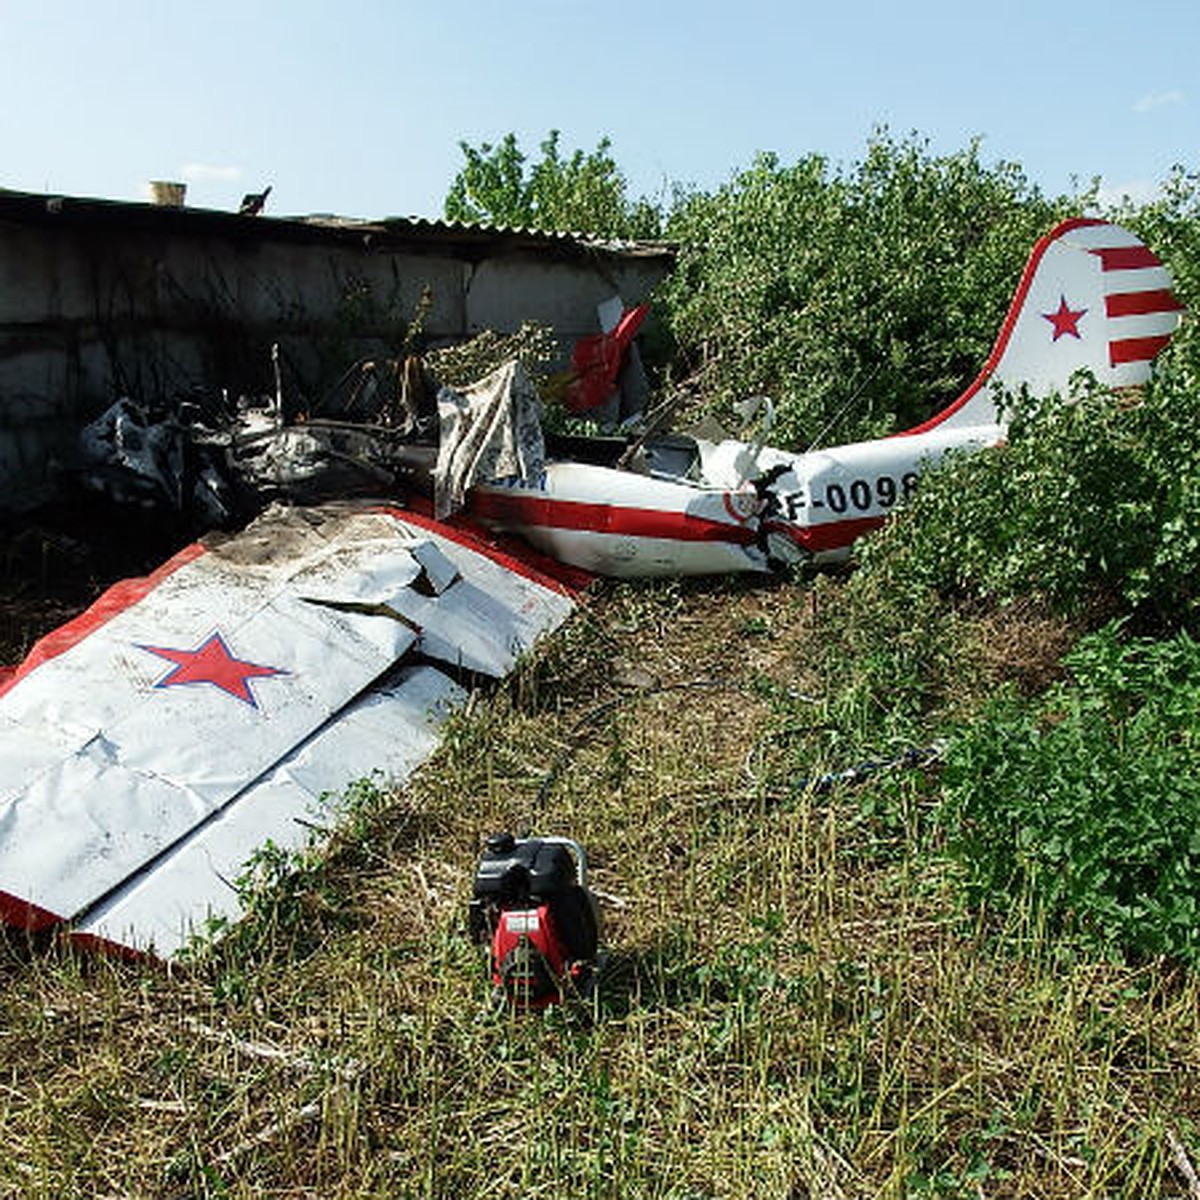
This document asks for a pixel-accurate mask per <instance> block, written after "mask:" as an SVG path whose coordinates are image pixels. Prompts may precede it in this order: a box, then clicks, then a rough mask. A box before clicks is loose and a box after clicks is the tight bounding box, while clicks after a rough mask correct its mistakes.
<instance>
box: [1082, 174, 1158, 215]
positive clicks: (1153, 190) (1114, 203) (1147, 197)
mask: <svg viewBox="0 0 1200 1200" xmlns="http://www.w3.org/2000/svg"><path fill="white" fill-rule="evenodd" d="M1161 199H1162V185H1161V184H1159V183H1154V182H1152V181H1151V180H1149V179H1131V180H1130V181H1129V182H1128V183H1106V182H1103V181H1102V182H1101V184H1100V193H1099V195H1098V196H1097V203H1098V206H1099V208H1100V209H1101V211H1103V210H1105V209H1110V208H1119V207H1121V206H1122V204H1123V203H1125V202H1132V203H1133V204H1136V205H1138V206H1139V207H1140V206H1141V205H1143V204H1151V203H1153V202H1154V201H1155V200H1161Z"/></svg>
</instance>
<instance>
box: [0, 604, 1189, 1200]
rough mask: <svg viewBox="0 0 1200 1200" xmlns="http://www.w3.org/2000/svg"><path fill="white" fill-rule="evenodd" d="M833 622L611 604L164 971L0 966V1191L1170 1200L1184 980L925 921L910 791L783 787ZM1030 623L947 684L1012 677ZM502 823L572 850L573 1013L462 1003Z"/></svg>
mask: <svg viewBox="0 0 1200 1200" xmlns="http://www.w3.org/2000/svg"><path fill="white" fill-rule="evenodd" d="M837 601H838V585H837V584H836V582H835V583H832V584H827V585H826V586H823V587H822V588H821V589H819V590H818V591H814V590H812V589H810V588H807V587H805V586H801V585H791V584H785V585H778V586H773V587H749V586H745V585H742V584H738V583H726V584H721V583H717V584H708V585H704V586H694V587H691V586H682V585H672V586H663V587H652V588H647V587H620V588H613V589H611V590H609V591H607V592H605V593H603V594H601V595H599V596H597V597H596V598H595V599H594V600H593V602H592V603H591V605H590V606H589V608H588V609H587V610H586V611H584V612H582V613H580V614H579V615H578V617H577V618H576V619H575V620H574V621H573V622H572V624H571V625H570V626H569V627H568V628H567V629H566V630H564V631H563V632H562V634H561V635H560V636H558V637H557V638H556V639H554V641H553V642H552V644H551V645H550V646H549V647H547V648H546V649H545V650H544V652H543V653H541V654H540V655H539V656H538V657H537V658H536V659H535V660H534V661H533V662H531V663H529V664H528V665H527V666H526V668H525V669H524V670H523V671H522V672H521V673H520V674H519V675H518V676H517V677H516V678H514V679H512V680H510V681H509V683H508V684H507V685H506V686H505V687H504V688H503V689H502V690H501V692H500V693H499V694H498V695H494V696H492V697H489V698H487V699H486V700H481V701H480V702H479V703H478V704H476V705H475V706H474V707H473V708H472V709H471V710H470V711H468V712H467V713H466V714H465V715H464V716H463V717H462V718H461V719H457V720H456V721H455V722H454V723H453V725H452V726H451V728H450V730H449V733H448V736H447V738H446V741H445V745H444V748H443V750H442V752H441V753H440V754H439V756H438V757H437V758H436V760H435V761H433V762H431V763H430V764H429V766H428V769H426V770H424V771H423V772H422V773H421V774H420V775H419V777H418V778H417V779H416V780H415V781H414V782H413V784H412V785H411V786H410V787H409V788H408V789H407V790H406V791H404V792H403V793H402V794H399V795H387V794H385V793H381V792H379V791H378V790H377V789H374V788H371V787H363V788H361V789H359V795H358V797H357V810H356V816H355V817H354V818H353V819H352V820H351V821H350V823H349V825H348V826H347V828H346V829H345V830H344V831H343V832H342V833H341V834H340V835H339V836H338V837H337V838H336V840H335V841H334V843H333V845H332V847H331V849H330V852H329V853H328V854H327V855H326V856H324V857H322V858H316V857H312V858H310V859H309V860H307V861H306V862H305V863H303V864H301V869H300V870H299V871H298V872H297V873H296V874H295V875H293V876H291V877H290V880H289V881H287V882H283V883H280V884H279V885H278V886H276V887H275V888H274V889H273V890H271V891H269V892H266V893H263V894H261V895H260V897H259V900H258V902H257V904H256V908H255V913H254V916H253V917H252V919H251V920H249V921H248V922H246V923H245V924H244V925H243V926H242V927H240V928H239V929H238V930H236V931H235V932H234V933H233V934H232V936H230V937H229V938H227V939H226V940H225V941H224V942H223V943H222V944H221V945H219V946H218V947H217V948H216V949H214V950H213V951H211V952H210V953H208V954H203V955H201V956H200V957H199V958H198V959H197V961H196V962H195V963H194V964H193V965H191V966H189V967H187V968H185V969H172V970H171V971H166V970H158V969H152V968H147V967H145V966H138V965H135V964H128V963H120V962H113V961H107V960H103V959H96V958H92V957H84V956H77V955H75V954H73V953H71V952H68V951H65V950H63V949H62V948H59V947H55V946H52V945H51V946H29V945H27V944H26V943H25V942H24V941H22V940H12V939H10V940H8V941H0V1142H2V1146H3V1154H2V1155H0V1194H3V1195H13V1196H30V1197H34V1196H38V1197H40V1196H45V1197H66V1196H88V1197H95V1196H156V1197H157V1196H181V1197H182V1196H238V1197H242V1196H245V1197H248V1196H256V1197H257V1196H280V1197H282V1196H288V1197H293V1196H294V1197H300V1196H320V1197H343V1196H345V1197H350V1196H354V1197H362V1196H381V1197H382V1196H388V1197H406V1196H414V1197H415V1196H422V1197H442V1196H444V1197H464V1196H470V1197H485V1196H487V1197H509V1196H512V1197H517V1196H520V1197H536V1196H556V1197H558V1196H573V1197H583V1196H611V1197H664V1198H665V1197H675V1198H678V1200H683V1198H684V1197H697V1198H699V1197H748V1196H754V1197H759V1196H761V1197H782V1198H791V1200H801V1198H803V1197H867V1196H896V1197H899V1196H964V1197H981V1196H983V1197H1001V1196H1013V1197H1017V1196H1020V1197H1043V1196H1045V1197H1051V1196H1053V1197H1085V1196H1087V1197H1101V1196H1128V1197H1166V1196H1189V1195H1190V1196H1193V1197H1195V1196H1200V1183H1197V1182H1196V1181H1195V1177H1194V1175H1193V1176H1192V1177H1191V1178H1190V1179H1189V1174H1188V1172H1189V1171H1190V1169H1191V1164H1192V1163H1193V1162H1197V1161H1200V1128H1198V1126H1197V1122H1198V1121H1200V987H1198V986H1197V983H1196V981H1195V980H1194V979H1193V978H1192V977H1190V976H1187V975H1184V974H1181V973H1177V972H1174V971H1172V970H1171V969H1170V968H1169V967H1168V966H1166V965H1164V964H1160V963H1149V964H1143V965H1140V966H1129V965H1121V964H1112V963H1101V962H1095V961H1088V960H1087V959H1085V958H1083V957H1081V956H1080V955H1078V954H1077V953H1074V952H1073V951H1072V949H1071V948H1070V947H1069V946H1064V945H1063V944H1061V943H1059V942H1056V941H1054V940H1052V939H1051V938H1049V937H1048V936H1046V935H1045V933H1044V932H1043V931H1042V930H1040V929H1038V928H1037V927H1036V925H1035V924H1034V923H1032V922H1031V921H1030V920H1029V919H1028V918H1027V916H1026V914H1024V913H1023V912H1021V911H1014V912H1011V913H1008V914H992V915H991V917H990V918H988V919H987V920H986V921H984V920H983V919H981V918H976V917H973V916H971V915H970V914H967V913H964V912H963V911H962V910H961V909H960V908H959V906H958V903H957V899H956V896H957V893H956V891H955V888H954V881H953V879H952V878H951V877H950V873H949V868H948V867H946V866H945V865H943V864H942V863H941V861H940V860H939V858H938V855H937V829H936V826H935V825H934V824H933V823H932V821H931V809H932V803H933V799H934V796H935V794H936V775H935V774H934V773H931V772H928V771H923V770H917V771H908V772H889V773H883V774H881V775H879V776H876V777H873V778H872V780H871V781H870V782H868V783H865V784H863V785H860V786H858V787H856V788H849V787H844V788H839V789H834V790H832V791H828V792H825V793H821V792H818V791H817V790H815V789H813V788H812V787H808V786H804V785H803V784H800V783H798V782H797V781H798V780H799V779H800V778H801V777H802V776H809V775H811V774H813V773H815V772H819V771H821V770H825V769H829V768H836V767H843V766H847V765H850V763H848V762H845V761H839V760H838V757H837V749H838V746H839V740H838V737H837V736H836V735H837V732H838V731H837V730H836V729H834V730H831V729H830V728H829V724H830V720H831V715H830V709H829V706H828V705H827V704H826V703H825V697H826V696H827V694H828V693H829V691H830V689H831V686H832V685H831V680H830V679H829V678H828V675H827V673H828V672H829V671H830V670H831V669H836V667H835V668H830V667H829V666H828V665H826V666H824V667H822V666H821V665H820V664H822V663H827V662H828V656H823V655H821V654H819V653H817V652H816V650H815V648H816V647H818V646H819V644H820V639H821V638H822V636H823V632H824V630H825V629H826V628H827V623H828V621H829V619H830V613H829V606H830V605H836V604H837ZM1029 630H1030V633H1031V637H1034V636H1035V635H1036V644H1037V645H1038V646H1041V647H1043V649H1042V651H1041V653H1040V655H1039V654H1038V653H1031V652H1029V651H1028V649H1026V651H1025V652H1023V653H1022V654H1020V655H1016V654H1014V653H1012V651H1011V648H1010V649H1008V650H1006V649H1005V646H1006V645H1007V644H1008V643H1009V642H1011V643H1013V644H1014V645H1015V644H1018V643H1020V644H1023V645H1026V646H1028V644H1029V643H1028V642H1022V639H1021V638H1020V636H1019V631H1015V630H1014V628H1013V626H1012V622H1011V621H1010V622H1006V623H1005V624H1004V625H1003V628H1000V627H998V626H997V624H996V623H995V621H994V619H992V621H991V623H990V624H989V623H988V621H987V620H983V621H981V622H980V623H979V625H978V628H977V634H978V638H977V644H978V650H979V652H978V657H977V661H976V662H975V668H976V674H975V676H974V677H973V678H975V683H974V684H973V687H974V688H975V689H977V690H986V689H987V687H988V686H990V685H991V683H994V681H995V679H997V678H998V677H1000V676H1003V675H1006V674H1008V675H1012V674H1018V675H1020V676H1021V677H1022V678H1026V677H1028V678H1031V679H1040V678H1042V677H1043V676H1044V675H1045V674H1046V673H1047V672H1048V671H1050V670H1051V668H1052V652H1053V649H1054V647H1055V646H1056V645H1057V642H1056V640H1055V637H1054V636H1053V630H1051V631H1049V632H1047V631H1046V630H1045V629H1044V628H1040V627H1036V626H1035V625H1034V624H1033V623H1032V621H1031V622H1030V623H1029ZM968 699H969V698H964V702H967V701H968ZM852 744H854V742H853V739H850V738H847V739H846V740H845V745H846V747H847V750H846V753H849V752H850V750H849V747H850V746H851V745H852ZM895 748H896V747H889V746H880V747H878V750H879V752H880V753H886V752H888V751H890V750H893V749H895ZM502 828H514V829H518V830H521V829H525V828H530V829H532V830H533V831H535V832H540V833H565V834H569V835H571V836H573V837H576V838H578V839H579V840H580V841H581V842H582V843H583V844H584V845H585V846H586V847H587V848H588V850H589V852H590V854H591V857H592V865H593V877H592V882H593V884H594V886H595V887H596V889H597V890H598V891H599V893H600V898H601V904H602V908H603V912H604V918H605V922H606V931H607V942H608V945H609V947H610V949H611V962H610V965H609V968H608V971H607V974H606V976H605V978H604V981H603V984H602V986H601V988H600V991H599V993H598V995H597V997H596V998H595V1000H594V1002H593V1003H592V1005H591V1007H590V1009H589V1010H588V1011H585V1012H572V1011H567V1010H564V1009H557V1010H554V1011H551V1012H549V1013H547V1014H545V1015H542V1016H528V1015H526V1016H514V1015H513V1014H511V1013H508V1012H506V1011H504V1010H503V1009H500V1008H497V1007H496V1006H495V1005H494V1004H493V1003H492V1002H491V999H490V997H489V991H488V987H487V984H486V982H485V979H484V974H483V969H482V963H481V960H480V956H479V953H478V952H477V950H476V948H475V947H473V946H472V945H471V944H470V942H469V941H468V939H467V937H466V930H465V924H466V922H465V915H466V904H467V899H468V895H469V890H470V882H471V877H472V872H473V868H474V864H475V861H476V856H477V853H478V848H479V845H480V841H481V838H482V836H483V835H484V834H485V833H487V832H491V831H494V830H497V829H502ZM266 865H267V866H269V865H270V864H266ZM267 873H268V874H270V873H271V872H270V871H268V872H267Z"/></svg>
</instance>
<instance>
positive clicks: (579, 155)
mask: <svg viewBox="0 0 1200 1200" xmlns="http://www.w3.org/2000/svg"><path fill="white" fill-rule="evenodd" d="M459 148H460V149H461V150H462V152H463V157H464V158H465V159H466V162H465V163H464V165H463V167H462V168H461V169H460V170H459V172H458V174H457V175H456V176H455V178H454V181H453V183H452V184H451V185H450V190H449V192H448V193H447V195H446V201H445V205H444V211H445V215H446V218H447V219H448V220H451V221H467V222H473V223H484V224H489V225H500V226H506V227H510V228H518V229H543V230H560V231H563V232H570V233H587V234H594V235H596V236H599V237H612V238H651V237H655V236H657V235H658V234H659V232H660V231H661V224H662V219H661V213H660V210H659V209H658V207H657V206H656V205H654V204H653V203H652V202H651V201H649V200H645V199H639V200H631V199H630V198H629V194H628V192H629V188H628V182H627V180H626V178H625V176H624V174H623V173H622V172H621V170H620V168H619V167H618V166H617V164H616V160H615V159H614V158H613V157H612V154H611V153H610V150H611V143H610V141H609V139H608V138H602V139H601V140H600V142H599V143H598V144H597V146H596V148H595V149H594V150H592V151H590V152H588V153H586V154H585V153H584V152H583V151H582V150H575V151H574V152H573V153H571V154H569V155H566V154H564V153H563V151H562V150H561V148H560V145H559V131H558V130H557V129H552V130H550V132H549V134H548V135H547V136H546V138H545V139H544V140H543V141H542V143H541V146H540V150H541V157H540V158H539V159H538V160H537V161H536V162H532V163H530V161H529V159H528V158H527V156H526V155H525V154H524V152H523V151H522V150H521V148H520V146H519V144H518V142H517V138H516V135H515V134H512V133H509V134H506V135H505V136H504V138H503V139H501V141H500V142H499V143H498V144H496V145H493V144H492V143H490V142H483V143H482V144H481V145H479V146H478V147H476V146H471V145H469V144H468V143H467V142H459Z"/></svg>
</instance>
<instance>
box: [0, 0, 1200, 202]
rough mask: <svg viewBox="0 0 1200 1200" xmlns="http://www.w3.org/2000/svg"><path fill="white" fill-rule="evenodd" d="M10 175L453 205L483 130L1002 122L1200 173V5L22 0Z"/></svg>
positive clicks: (128, 186)
mask: <svg viewBox="0 0 1200 1200" xmlns="http://www.w3.org/2000/svg"><path fill="white" fill-rule="evenodd" d="M0 30H2V31H3V46H4V51H5V54H4V69H3V72H0V150H2V155H0V186H4V187H10V188H17V189H22V190H28V191H36V192H41V191H49V192H61V193H65V194H68V195H85V196H100V197H106V198H112V199H123V200H142V199H145V198H146V194H147V193H146V184H147V182H148V181H149V180H151V179H181V180H185V181H186V182H187V184H188V202H189V203H190V204H194V205H197V206H200V207H206V208H234V207H236V206H237V203H238V201H239V200H240V198H241V196H242V194H243V193H244V192H246V191H251V190H257V189H259V188H260V187H262V186H263V185H265V184H267V183H270V184H272V185H273V187H274V191H273V193H272V197H271V201H272V203H271V206H270V209H269V211H271V212H273V213H275V214H285V213H287V214H291V213H315V212H325V213H339V214H342V215H346V216H358V217H382V216H389V215H401V216H403V215H412V214H415V215H421V216H430V217H436V216H439V215H440V213H441V203H442V200H443V198H444V196H445V192H446V189H447V187H448V185H449V183H450V181H451V179H452V178H453V176H454V173H455V171H456V170H457V169H458V167H459V166H460V164H461V161H462V156H461V153H460V151H459V149H458V142H459V140H460V139H465V140H467V141H469V142H472V143H476V144H477V143H479V142H482V141H496V140H498V139H499V138H500V137H502V136H503V135H504V134H505V133H507V132H509V131H513V132H515V133H516V134H517V135H518V136H519V138H520V140H521V143H522V145H523V146H524V147H525V148H526V149H527V150H529V151H535V150H536V147H537V144H538V142H539V141H540V140H541V139H542V138H543V137H544V136H545V133H546V131H547V130H548V129H551V128H557V129H560V130H561V131H562V141H563V144H564V146H565V147H566V148H567V149H573V148H575V147H582V148H583V149H585V150H590V149H591V148H593V147H594V146H595V145H596V143H597V141H598V140H599V139H600V138H601V137H602V136H605V135H607V136H608V137H610V138H611V139H612V143H613V153H614V155H615V157H616V159H617V162H618V163H619V164H620V165H621V167H622V169H623V170H624V171H625V173H626V175H627V176H628V177H629V179H630V182H631V185H632V188H633V190H634V192H635V193H640V194H649V195H657V194H660V193H661V192H662V191H663V190H664V189H665V188H666V187H667V186H668V184H669V183H671V182H680V183H684V184H694V185H697V186H699V187H701V188H705V189H708V188H712V187H715V186H717V185H719V184H720V183H722V182H723V181H725V180H726V179H728V178H729V176H730V175H731V174H732V173H733V172H734V171H735V170H737V169H739V168H741V167H744V166H747V165H748V164H749V163H750V162H751V160H752V159H753V157H754V155H755V153H756V152H757V151H759V150H772V151H775V152H777V153H778V154H779V155H780V156H781V158H782V159H783V160H784V161H793V160H794V159H796V158H799V157H801V156H803V155H805V154H808V153H810V152H814V151H815V152H818V153H821V154H824V155H826V156H827V157H828V158H829V159H830V160H831V161H832V162H834V163H837V164H844V165H849V164H852V163H853V162H854V161H856V160H857V159H858V158H859V157H861V155H862V153H863V151H864V149H865V146H866V143H867V140H868V138H869V136H870V134H871V131H872V129H873V128H875V127H876V126H878V125H880V124H886V125H887V126H888V127H889V128H890V129H891V131H892V132H893V133H895V134H897V135H904V134H907V133H908V132H910V131H915V132H916V133H918V134H919V135H921V136H922V137H924V138H927V139H928V140H929V143H930V146H931V148H932V150H933V151H934V152H936V153H949V152H952V151H955V150H959V149H962V148H963V147H965V146H966V145H967V144H968V143H969V141H970V140H971V139H972V138H973V137H980V138H982V148H983V149H982V153H983V157H984V159H985V161H988V162H995V161H997V160H1000V159H1006V160H1010V161H1015V162H1017V163H1019V164H1021V165H1022V166H1023V167H1024V168H1025V170H1026V173H1027V174H1028V176H1029V177H1030V178H1031V179H1032V180H1033V181H1034V182H1036V183H1037V184H1038V185H1039V186H1040V187H1042V188H1043V190H1045V191H1048V192H1051V193H1058V192H1062V191H1067V190H1069V189H1070V188H1071V181H1072V178H1073V177H1074V178H1076V179H1078V180H1080V181H1082V182H1084V183H1086V182H1088V181H1090V180H1091V178H1092V177H1093V176H1095V175H1099V176H1101V177H1102V179H1103V183H1104V186H1105V188H1106V189H1108V190H1110V191H1113V192H1121V191H1129V192H1131V193H1132V194H1134V195H1135V196H1137V197H1138V198H1144V197H1145V196H1146V195H1148V194H1149V192H1150V191H1151V189H1153V187H1154V186H1155V185H1156V184H1157V183H1158V182H1160V181H1161V180H1162V179H1163V178H1164V177H1165V176H1166V175H1167V173H1168V172H1169V171H1170V169H1171V167H1172V165H1173V164H1175V163H1182V164H1183V165H1184V166H1185V167H1186V168H1188V169H1189V170H1195V169H1200V107H1198V106H1200V78H1198V75H1197V65H1196V64H1197V62H1200V4H1197V3H1195V0H1139V2H1138V3H1132V2H1129V0H1126V2H1125V3H1120V4H1118V3H1113V2H1111V0H1092V2H1091V3H1089V4H1081V3H1062V2H1061V0H1058V2H1055V0H1039V2H1037V3H1032V2H1027V0H1011V2H1009V3H994V4H992V5H990V6H984V5H981V4H979V3H977V2H976V3H963V2H962V0H959V2H958V3H949V2H943V0H909V2H907V3H891V4H884V3H874V2H872V0H857V2H856V3H853V4H837V3H830V2H829V0H824V2H822V3H819V4H816V3H809V2H808V0H794V2H793V3H784V2H780V3H767V2H765V0H740V2H739V3H715V2H712V0H692V2H691V3H677V2H675V0H668V2H663V3H655V2H654V0H642V3H641V5H640V6H639V5H633V4H624V5H621V4H606V5H601V4H596V3H592V4H580V3H574V2H572V0H559V2H558V3H552V2H549V0H508V2H507V3H505V2H504V0H492V2H490V3H488V2H482V0H480V2H477V0H455V2H453V3H449V2H447V0H424V2H419V3H418V2H412V0H395V2H393V3H384V2H383V0H375V2H368V0H338V2H337V3H316V2H314V0H288V2H287V3H255V2H254V0H241V2H240V3H231V2H229V0H205V2H204V3H202V4H181V3H166V2H163V3H150V2H148V0H90V2H87V3H84V2H80V0H58V2H57V3H54V4H46V3H44V0H41V2H39V3H37V4H34V3H28V2H26V0H0Z"/></svg>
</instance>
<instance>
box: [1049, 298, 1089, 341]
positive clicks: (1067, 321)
mask: <svg viewBox="0 0 1200 1200" xmlns="http://www.w3.org/2000/svg"><path fill="white" fill-rule="evenodd" d="M1086 312H1087V309H1086V308H1077V309H1076V308H1072V307H1071V306H1070V305H1069V304H1068V303H1067V298H1066V296H1062V295H1060V296H1059V300H1058V309H1057V311H1056V312H1052V313H1042V319H1043V320H1045V321H1049V322H1050V324H1051V325H1053V326H1054V339H1053V340H1054V341H1056V342H1057V341H1058V339H1059V338H1060V337H1062V336H1063V335H1064V334H1068V333H1069V334H1070V335H1071V337H1073V338H1077V337H1080V336H1081V335H1080V333H1079V318H1080V317H1082V316H1083V315H1084V313H1086Z"/></svg>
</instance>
